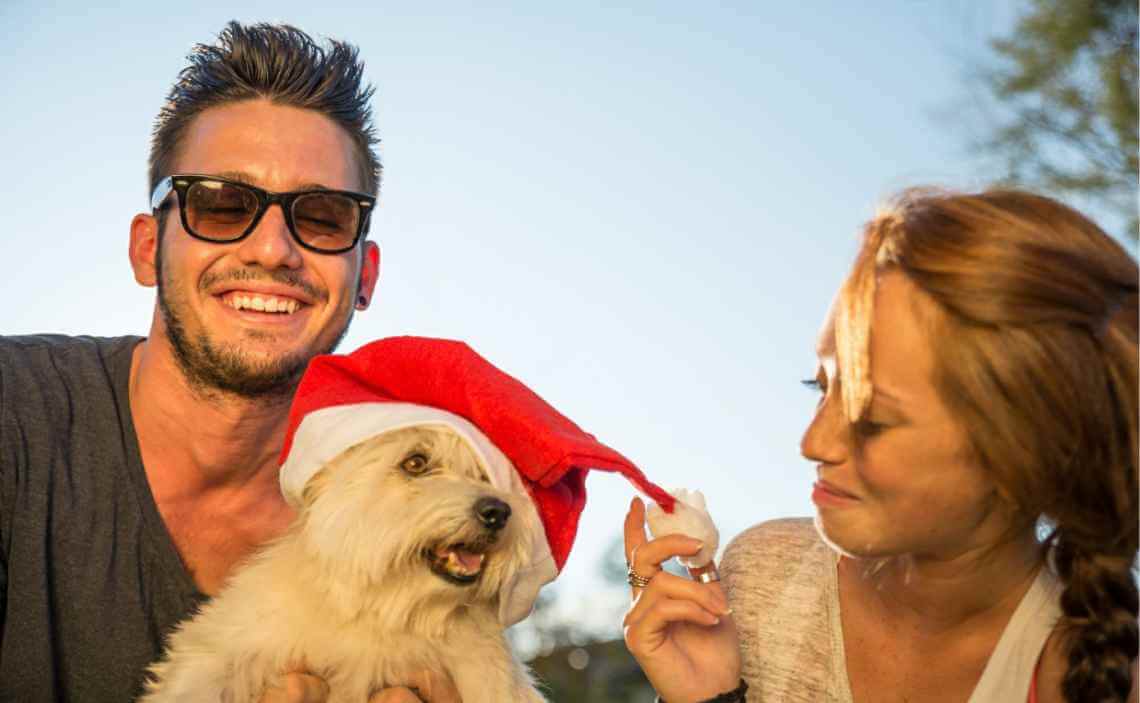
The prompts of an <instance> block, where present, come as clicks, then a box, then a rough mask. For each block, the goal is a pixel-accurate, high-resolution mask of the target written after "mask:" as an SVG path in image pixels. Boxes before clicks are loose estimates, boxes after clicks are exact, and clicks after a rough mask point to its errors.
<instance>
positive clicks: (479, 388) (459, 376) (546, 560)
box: [280, 337, 673, 625]
mask: <svg viewBox="0 0 1140 703" xmlns="http://www.w3.org/2000/svg"><path fill="white" fill-rule="evenodd" d="M425 424H434V425H439V424H443V425H447V426H449V427H451V428H452V429H454V430H455V431H456V433H457V434H459V436H461V437H462V438H464V439H465V440H466V441H467V442H468V444H469V445H470V446H471V448H472V450H473V451H474V452H475V454H476V456H477V457H478V458H479V460H480V461H481V462H482V464H483V466H484V468H485V469H486V470H487V473H488V479H489V480H490V481H491V484H492V485H493V486H495V487H496V488H498V489H500V490H506V491H515V492H520V493H526V494H527V495H529V497H530V499H531V500H532V502H533V505H534V507H535V510H536V511H537V514H538V517H539V519H540V520H541V530H542V534H537V535H535V537H536V539H534V540H533V542H534V544H535V545H536V549H535V552H536V553H535V554H534V555H533V558H532V560H531V565H530V566H529V567H528V568H526V569H524V570H523V571H522V573H520V574H519V576H518V579H517V580H516V582H515V583H514V584H511V585H510V586H509V588H508V590H509V592H508V593H504V594H502V596H501V602H500V613H499V614H500V619H501V620H502V621H503V624H504V625H511V624H514V623H515V622H518V621H519V620H522V619H523V618H524V617H526V615H527V614H528V613H529V612H530V610H531V606H532V605H533V603H534V599H535V597H536V596H537V594H538V590H539V588H541V587H542V585H543V584H546V583H549V582H550V581H552V580H554V577H555V576H557V575H558V572H560V571H561V570H562V567H563V566H564V565H565V563H566V559H567V557H568V556H569V554H570V548H571V546H573V544H574V536H575V535H576V534H577V531H578V518H579V517H580V516H581V514H582V509H583V508H584V507H585V505H586V485H585V480H586V473H587V472H588V471H589V470H591V469H597V470H602V471H612V472H616V473H620V474H622V475H623V476H625V477H626V478H628V479H629V480H630V481H631V482H632V483H633V484H634V485H635V486H637V487H638V488H639V489H641V490H642V491H643V492H644V493H645V494H646V495H647V496H649V497H650V498H652V499H653V500H654V501H656V502H657V503H658V504H659V505H661V507H662V508H664V509H665V510H666V511H669V512H672V509H673V497H672V496H670V495H669V494H668V493H667V492H665V491H664V490H662V489H661V488H660V487H658V486H657V485H655V484H654V483H652V482H651V481H649V479H647V478H646V477H645V475H644V474H643V473H642V472H641V470H639V469H638V468H637V467H636V466H635V465H634V464H633V462H631V461H630V460H628V459H626V458H625V457H624V456H622V455H621V454H619V453H618V452H616V451H614V450H613V449H611V448H609V447H607V446H606V445H604V444H602V443H601V442H599V441H598V440H597V439H595V438H594V436H593V435H591V434H588V433H586V432H584V431H583V430H582V429H581V428H579V427H578V426H577V425H575V424H574V423H573V422H571V421H570V420H569V419H568V418H566V417H565V416H564V415H562V414H561V413H559V412H558V411H557V410H555V409H554V408H553V407H551V406H550V405H549V404H548V403H547V402H546V401H544V400H543V399H542V398H540V397H538V395H536V394H535V393H534V392H533V391H531V390H530V389H529V388H527V387H526V386H525V385H523V384H522V383H520V382H519V381H518V380H516V379H514V378H512V377H511V376H509V375H507V374H506V373H503V372H502V371H500V370H499V369H498V368H496V367H495V366H493V365H491V363H490V362H488V361H487V360H486V359H484V358H483V357H481V356H479V355H478V354H476V353H475V352H474V351H473V350H472V349H471V348H470V347H468V346H467V345H466V344H464V343H462V342H456V341H451V340H444V339H429V338H424V337H392V338H388V339H381V340H378V341H376V342H372V343H371V344H367V345H365V346H363V347H361V348H360V349H358V350H356V351H355V352H352V353H351V354H348V355H336V354H329V355H325V356H319V357H317V358H315V359H313V361H312V362H311V363H310V364H309V367H308V369H307V370H306V371H305V375H304V377H303V378H302V379H301V383H300V386H299V387H298V389H297V394H296V396H295V397H294V399H293V406H292V408H291V409H290V412H289V426H288V428H287V430H286V435H285V445H284V447H283V449H282V451H281V474H280V480H281V490H282V492H283V493H284V495H285V498H286V500H288V501H289V502H290V503H291V504H293V505H298V504H299V502H300V496H301V493H302V491H303V490H304V487H305V484H306V483H307V482H308V480H309V478H311V477H312V476H313V475H314V474H315V473H316V472H317V471H318V470H319V469H320V468H321V467H322V466H324V465H325V463H327V462H328V461H329V460H331V459H333V458H334V457H336V456H337V455H338V454H340V453H341V452H343V451H344V450H345V449H348V448H349V447H351V446H353V445H355V444H358V443H360V442H362V441H364V440H366V439H368V438H370V437H374V436H376V435H379V434H382V433H384V432H389V431H392V430H396V429H402V428H406V427H411V426H415V425H425ZM534 529H535V530H536V531H537V530H538V529H539V528H538V526H535V528H534Z"/></svg>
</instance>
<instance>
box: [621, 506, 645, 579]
mask: <svg viewBox="0 0 1140 703" xmlns="http://www.w3.org/2000/svg"><path fill="white" fill-rule="evenodd" d="M643 544H645V504H644V503H642V502H641V499H640V498H637V497H635V498H634V499H633V500H632V501H631V502H630V504H629V511H628V512H626V514H625V563H626V564H632V563H633V553H634V552H635V551H637V548H638V547H640V546H641V545H643Z"/></svg>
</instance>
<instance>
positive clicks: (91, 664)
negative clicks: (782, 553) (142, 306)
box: [0, 23, 453, 702]
mask: <svg viewBox="0 0 1140 703" xmlns="http://www.w3.org/2000/svg"><path fill="white" fill-rule="evenodd" d="M362 68H363V67H362V64H361V63H360V62H359V61H358V59H357V53H356V50H355V49H354V48H352V47H351V46H349V45H347V44H343V43H339V42H332V43H330V44H329V45H327V46H324V47H322V46H319V45H317V44H316V43H314V42H313V41H312V40H311V39H310V38H309V37H308V36H307V35H305V34H304V33H303V32H301V31H299V30H297V29H294V28H292V27H287V26H269V25H256V26H249V27H245V26H242V25H239V24H237V23H230V24H229V25H228V26H227V28H226V29H225V30H224V31H223V33H222V34H221V36H220V37H219V41H218V43H217V44H216V45H214V46H199V47H197V49H196V50H195V51H194V53H192V54H191V56H190V65H189V66H188V67H187V68H186V69H184V70H183V71H182V73H181V74H180V75H179V78H178V81H177V82H176V84H175V85H174V87H173V89H172V90H171V92H170V95H169V97H168V102H167V104H166V106H165V107H164V108H163V110H162V112H161V113H160V114H159V116H158V119H157V121H156V125H155V130H154V140H153V145H152V150H151V156H150V188H151V189H152V201H151V207H152V210H151V212H149V213H146V214H139V215H136V216H135V217H134V219H133V220H132V221H131V227H130V261H131V266H132V268H133V270H134V275H135V279H136V280H137V281H138V282H139V283H140V284H142V285H144V286H157V289H158V291H157V296H156V304H155V309H154V316H153V318H152V322H151V329H150V333H149V335H148V336H147V337H146V338H145V339H138V338H116V339H94V338H89V337H79V338H65V337H59V336H36V337H20V338H9V339H0V556H2V563H0V586H2V588H0V593H2V596H0V598H2V600H0V615H2V620H0V626H2V641H0V699H2V700H20V701H36V700H70V701H127V700H131V699H132V698H133V697H134V696H136V695H137V694H138V693H139V692H140V690H141V686H142V681H143V678H144V669H145V667H146V666H147V665H148V664H149V663H151V662H152V661H154V660H155V659H156V658H157V657H158V656H159V654H160V652H161V650H162V642H163V636H164V635H165V633H167V632H168V631H169V629H170V628H171V627H172V626H173V625H174V624H175V623H176V622H178V621H179V620H181V619H183V618H184V617H186V616H187V615H188V614H190V613H191V612H192V611H193V609H194V608H195V607H196V606H197V605H198V604H199V603H200V602H202V601H203V600H204V599H206V598H208V597H209V596H211V595H213V594H215V593H217V591H218V590H219V589H220V588H221V586H222V584H223V583H224V581H225V579H226V577H227V575H228V574H229V573H230V572H231V571H232V570H233V568H234V567H235V565H236V564H238V563H239V562H240V561H241V560H242V559H243V558H245V557H246V556H248V555H249V554H250V552H251V551H252V550H253V549H254V548H255V547H257V546H258V545H260V544H262V543H264V542H265V541H266V540H268V539H271V538H273V537H274V536H276V535H278V534H280V533H281V531H282V530H283V529H284V528H285V526H286V525H287V524H288V523H289V521H290V520H291V518H292V517H293V513H292V512H291V510H290V509H289V508H288V507H287V506H286V504H285V502H284V501H283V499H282V497H281V494H280V492H279V489H278V481H277V455H278V452H279V450H280V446H281V441H282V437H283V433H284V429H285V423H286V414H287V411H288V408H289V402H290V398H291V396H292V393H293V391H294V389H295V387H296V384H297V381H298V379H299V378H300V376H301V374H302V372H303V371H304V369H305V366H306V364H307V363H308V361H309V360H310V359H311V358H312V357H313V356H315V355H317V354H321V353H325V352H329V351H331V350H332V349H333V348H334V347H335V346H336V345H337V343H338V342H339V341H340V339H341V338H342V337H343V335H344V333H345V331H346V329H347V328H348V324H349V321H350V319H351V318H352V315H353V311H354V310H364V309H366V308H367V307H368V305H369V303H370V302H371V300H372V295H373V291H374V289H375V286H376V280H377V277H378V275H379V268H380V251H379V248H378V246H377V245H376V243H375V242H373V241H370V240H369V239H367V231H368V225H369V221H370V216H371V212H372V209H373V208H374V206H375V200H374V198H375V195H376V193H377V191H378V189H379V179H380V164H379V162H378V160H377V158H376V155H375V153H374V150H373V146H374V144H375V143H376V141H377V140H376V137H375V135H374V132H373V127H372V125H371V114H370V109H369V106H368V103H369V100H370V98H371V94H372V90H371V88H370V87H368V86H366V85H363V84H362V81H361V72H362ZM294 666H295V668H296V669H297V671H298V672H301V671H303V668H304V662H295V663H294ZM407 683H408V684H409V686H412V685H415V686H417V688H419V692H420V693H421V694H423V695H425V696H427V697H428V698H432V697H434V699H435V700H450V699H451V698H450V696H452V695H453V691H452V690H451V689H450V688H449V687H448V683H447V682H446V681H442V680H441V679H440V678H439V677H435V676H429V675H426V674H425V675H424V677H423V678H422V680H420V681H415V682H407ZM429 689H433V690H430V691H429ZM325 693H326V690H325V687H324V685H323V683H322V682H321V681H320V680H319V679H317V678H315V677H312V676H309V675H307V674H304V673H295V674H290V675H288V676H287V677H286V678H285V680H284V683H283V686H282V688H281V689H280V690H274V691H269V692H267V693H266V696H265V699H264V700H265V701H267V702H268V701H281V700H322V698H323V696H324V695H325ZM373 700H374V701H398V700H409V701H416V700H420V698H419V697H417V696H415V695H414V694H413V693H412V691H411V690H410V689H408V688H397V689H390V690H387V691H384V692H380V693H379V694H378V695H377V696H376V697H374V699H373Z"/></svg>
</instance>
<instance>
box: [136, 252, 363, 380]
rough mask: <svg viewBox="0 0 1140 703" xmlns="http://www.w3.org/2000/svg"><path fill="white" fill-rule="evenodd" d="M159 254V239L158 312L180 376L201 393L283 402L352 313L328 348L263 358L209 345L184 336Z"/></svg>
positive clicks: (182, 302)
mask: <svg viewBox="0 0 1140 703" xmlns="http://www.w3.org/2000/svg"><path fill="white" fill-rule="evenodd" d="M162 250H163V247H162V237H159V243H158V251H156V252H155V269H156V270H155V273H156V274H157V275H156V278H157V280H158V307H159V310H160V311H161V312H162V319H163V322H164V323H165V325H166V333H167V337H168V339H169V340H170V346H171V348H172V349H173V350H174V358H175V360H176V361H177V363H178V366H179V368H180V369H181V370H182V374H183V376H185V378H186V380H187V382H188V383H189V384H190V386H191V387H192V388H194V389H195V390H197V391H199V392H202V393H203V394H204V395H208V396H209V395H217V394H223V395H230V396H236V397H238V398H243V399H246V400H255V399H261V400H288V399H290V398H291V397H292V395H293V392H294V391H295V390H296V389H297V384H298V383H299V382H300V380H301V375H302V374H303V373H304V372H305V368H306V367H307V366H308V364H309V361H310V360H311V359H312V358H313V357H314V356H317V355H320V354H328V353H331V352H332V351H333V350H334V349H336V348H337V346H339V345H340V342H341V340H342V339H344V335H345V334H347V333H348V325H349V323H350V322H351V321H352V310H351V309H350V310H349V313H348V317H347V318H346V319H345V321H344V326H343V327H342V328H341V329H340V330H338V331H337V334H336V336H335V337H334V338H333V340H332V342H331V343H330V344H328V345H326V346H324V347H317V348H309V349H303V350H300V351H297V352H293V353H290V354H285V355H283V356H281V357H279V358H276V359H265V360H255V359H252V358H250V356H249V354H247V353H246V352H245V351H243V350H242V348H241V345H240V344H218V343H216V342H214V341H213V340H211V339H210V336H209V334H208V333H207V331H206V330H205V329H202V330H200V331H199V332H198V333H197V334H196V335H194V336H193V337H191V335H190V334H188V333H187V332H186V326H185V322H184V320H185V316H186V310H187V309H188V305H187V304H186V296H185V295H184V294H183V293H182V290H183V289H182V288H181V287H180V286H179V283H178V282H177V281H176V280H175V279H174V278H173V276H171V277H170V278H169V279H168V278H167V276H166V272H165V271H164V267H163V264H162V260H163V251H162ZM265 277H268V278H272V275H271V274H266V276H265ZM251 278H252V276H251ZM249 335H250V337H251V338H252V339H258V338H259V337H262V338H265V339H269V338H271V335H269V334H266V333H259V332H256V331H254V332H250V333H249Z"/></svg>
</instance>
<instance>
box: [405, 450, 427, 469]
mask: <svg viewBox="0 0 1140 703" xmlns="http://www.w3.org/2000/svg"><path fill="white" fill-rule="evenodd" d="M400 468H401V469H403V470H404V471H406V472H408V473H410V474H422V473H423V472H425V471H427V468H428V460H427V457H426V456H424V455H423V454H412V455H411V456H409V457H408V458H407V459H404V460H403V461H401V462H400Z"/></svg>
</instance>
